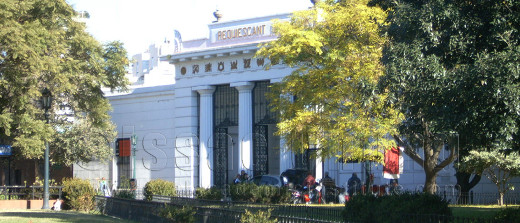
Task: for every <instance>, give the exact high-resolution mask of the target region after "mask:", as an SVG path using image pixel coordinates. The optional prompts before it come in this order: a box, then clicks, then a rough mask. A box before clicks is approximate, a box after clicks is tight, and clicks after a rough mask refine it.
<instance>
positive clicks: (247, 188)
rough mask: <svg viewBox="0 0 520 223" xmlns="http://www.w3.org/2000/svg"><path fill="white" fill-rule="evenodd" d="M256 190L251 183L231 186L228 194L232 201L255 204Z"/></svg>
mask: <svg viewBox="0 0 520 223" xmlns="http://www.w3.org/2000/svg"><path fill="white" fill-rule="evenodd" d="M257 188H258V186H256V184H253V183H241V184H234V185H231V187H230V189H229V194H230V196H231V199H232V200H233V201H246V202H256V200H257V199H258V197H256V194H255V191H256V190H257Z"/></svg>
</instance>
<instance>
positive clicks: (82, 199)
mask: <svg viewBox="0 0 520 223" xmlns="http://www.w3.org/2000/svg"><path fill="white" fill-rule="evenodd" d="M63 195H64V197H65V199H64V201H65V202H64V204H63V206H64V207H63V208H64V209H73V210H77V211H89V210H92V209H94V196H95V195H96V192H95V191H94V187H92V185H91V184H90V182H89V181H88V180H82V179H78V178H66V179H64V180H63Z"/></svg>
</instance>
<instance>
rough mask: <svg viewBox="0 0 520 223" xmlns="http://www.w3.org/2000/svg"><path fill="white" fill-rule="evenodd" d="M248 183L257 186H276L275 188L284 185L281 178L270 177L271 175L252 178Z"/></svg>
mask: <svg viewBox="0 0 520 223" xmlns="http://www.w3.org/2000/svg"><path fill="white" fill-rule="evenodd" d="M249 182H251V183H254V184H256V185H259V186H260V185H271V186H276V187H282V186H283V185H284V184H283V181H282V177H281V176H278V175H272V174H267V175H260V176H256V177H253V178H251V179H249Z"/></svg>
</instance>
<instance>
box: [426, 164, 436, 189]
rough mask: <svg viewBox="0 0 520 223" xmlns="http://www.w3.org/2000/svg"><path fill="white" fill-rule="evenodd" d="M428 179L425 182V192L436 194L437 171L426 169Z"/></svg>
mask: <svg viewBox="0 0 520 223" xmlns="http://www.w3.org/2000/svg"><path fill="white" fill-rule="evenodd" d="M424 172H425V173H426V180H425V182H424V188H423V192H425V193H429V194H435V193H436V192H437V172H436V171H434V170H427V169H426V168H425V169H424Z"/></svg>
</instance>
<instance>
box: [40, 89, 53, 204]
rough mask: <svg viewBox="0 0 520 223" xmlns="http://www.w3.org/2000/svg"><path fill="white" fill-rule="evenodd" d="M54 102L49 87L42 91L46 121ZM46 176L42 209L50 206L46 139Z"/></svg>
mask: <svg viewBox="0 0 520 223" xmlns="http://www.w3.org/2000/svg"><path fill="white" fill-rule="evenodd" d="M51 104H52V94H51V92H50V91H49V89H47V88H45V89H43V91H42V107H43V109H44V110H45V121H46V122H47V124H49V109H50V108H51ZM44 159H45V161H44V164H43V166H44V178H43V206H42V209H50V208H49V142H48V141H47V140H45V155H44Z"/></svg>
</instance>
